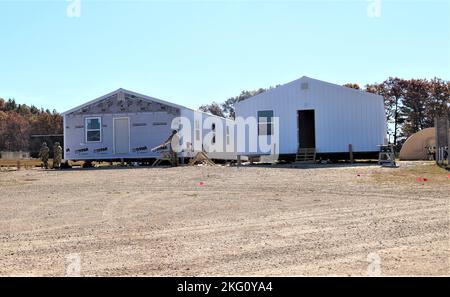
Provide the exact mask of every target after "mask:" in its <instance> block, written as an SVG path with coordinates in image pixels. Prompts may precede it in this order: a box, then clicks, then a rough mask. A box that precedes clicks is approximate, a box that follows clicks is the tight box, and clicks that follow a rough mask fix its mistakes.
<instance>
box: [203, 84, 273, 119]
mask: <svg viewBox="0 0 450 297" xmlns="http://www.w3.org/2000/svg"><path fill="white" fill-rule="evenodd" d="M278 86H279V85H277V86H276V87H278ZM270 89H273V87H270V88H269V89H263V88H259V89H257V90H254V91H242V92H241V94H240V95H239V96H236V97H231V98H228V99H227V100H226V101H225V102H223V103H222V104H220V105H219V104H218V103H216V102H213V103H212V104H210V105H208V104H206V105H202V106H200V108H199V109H200V110H201V111H205V112H209V113H212V114H215V115H220V116H223V117H226V118H231V119H234V118H235V112H234V105H235V104H236V103H237V102H240V101H243V100H246V99H248V98H250V97H254V96H256V95H259V94H261V93H264V92H266V91H267V90H270ZM219 109H220V112H219Z"/></svg>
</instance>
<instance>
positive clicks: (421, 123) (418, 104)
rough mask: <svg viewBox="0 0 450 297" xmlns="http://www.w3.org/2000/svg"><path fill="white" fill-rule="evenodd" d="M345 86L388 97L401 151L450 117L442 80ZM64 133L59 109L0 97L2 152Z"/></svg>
mask: <svg viewBox="0 0 450 297" xmlns="http://www.w3.org/2000/svg"><path fill="white" fill-rule="evenodd" d="M344 86H345V87H349V88H354V89H358V90H362V91H367V92H371V93H375V94H379V95H381V96H383V97H384V105H385V109H386V118H387V122H388V133H389V140H390V142H391V143H393V144H394V145H395V146H396V148H397V149H400V147H401V145H402V144H403V142H404V141H405V140H406V138H408V137H409V136H410V135H412V134H414V133H416V132H417V131H419V130H422V129H425V128H429V127H433V126H434V119H435V118H436V117H438V116H445V115H447V116H449V118H450V81H445V80H442V79H440V78H434V79H431V80H428V79H401V78H397V77H390V78H388V79H386V80H385V81H383V82H381V83H374V84H367V85H366V86H365V87H363V88H361V87H360V86H359V85H358V84H354V83H349V84H345V85H344ZM277 87H279V85H278V86H275V87H269V88H260V89H257V90H253V91H242V92H241V94H239V95H238V96H235V97H231V98H228V99H227V100H225V101H224V102H222V103H217V102H212V103H211V104H205V105H202V106H200V108H199V109H200V110H202V111H205V112H208V113H211V114H214V115H218V116H221V117H226V118H234V117H235V111H234V106H235V104H236V103H237V102H240V101H243V100H246V99H248V98H250V97H253V96H256V95H258V94H261V93H264V92H266V91H267V90H270V89H273V88H277ZM62 133H63V119H62V116H61V115H60V114H59V113H58V112H57V111H56V110H53V111H50V110H48V109H46V110H44V109H42V108H37V107H35V106H33V105H31V106H28V105H26V104H17V103H16V101H15V100H14V99H9V100H4V99H2V98H0V151H20V150H22V151H30V152H37V151H39V147H40V145H41V142H42V141H43V140H45V141H47V142H48V144H49V146H51V145H53V141H56V140H59V139H55V138H49V137H47V138H33V137H31V136H32V135H54V134H62ZM60 139H61V140H62V138H60Z"/></svg>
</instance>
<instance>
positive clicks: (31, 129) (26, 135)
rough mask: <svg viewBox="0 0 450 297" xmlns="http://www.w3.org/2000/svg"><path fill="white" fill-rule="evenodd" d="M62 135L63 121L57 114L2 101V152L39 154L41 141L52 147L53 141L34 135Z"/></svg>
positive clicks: (0, 128)
mask: <svg viewBox="0 0 450 297" xmlns="http://www.w3.org/2000/svg"><path fill="white" fill-rule="evenodd" d="M62 133H63V119H62V116H61V115H60V114H59V113H58V112H57V111H56V110H53V111H50V110H48V109H46V110H44V109H42V108H37V107H36V106H33V105H31V106H28V105H26V104H17V103H16V101H15V100H14V99H9V100H4V99H2V98H0V151H30V152H33V153H36V152H38V151H39V148H40V146H41V143H42V141H44V140H45V141H47V142H48V144H49V146H51V145H53V141H54V138H48V137H47V138H33V137H31V136H32V135H54V134H62Z"/></svg>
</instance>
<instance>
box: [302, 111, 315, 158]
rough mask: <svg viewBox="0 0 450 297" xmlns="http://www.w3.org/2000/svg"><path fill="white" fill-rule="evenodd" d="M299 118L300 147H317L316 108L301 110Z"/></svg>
mask: <svg viewBox="0 0 450 297" xmlns="http://www.w3.org/2000/svg"><path fill="white" fill-rule="evenodd" d="M297 118H298V144H299V146H298V148H299V149H303V148H316V125H315V113H314V110H299V111H298V112H297Z"/></svg>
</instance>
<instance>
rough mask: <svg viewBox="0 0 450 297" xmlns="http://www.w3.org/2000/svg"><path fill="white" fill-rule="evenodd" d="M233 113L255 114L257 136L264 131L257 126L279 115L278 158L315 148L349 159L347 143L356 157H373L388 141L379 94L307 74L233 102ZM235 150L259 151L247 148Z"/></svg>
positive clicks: (319, 152)
mask: <svg viewBox="0 0 450 297" xmlns="http://www.w3.org/2000/svg"><path fill="white" fill-rule="evenodd" d="M235 112H236V122H237V120H238V119H239V118H240V117H242V118H248V117H255V118H257V121H258V127H259V128H258V129H257V131H254V132H253V133H257V134H258V136H257V138H258V139H259V138H260V137H261V130H264V129H260V128H261V127H264V126H265V127H269V128H270V126H272V124H273V123H274V121H273V117H277V118H278V121H279V130H278V133H279V134H278V136H279V143H278V144H277V145H278V153H279V155H280V158H290V157H293V156H295V155H296V154H297V153H298V151H299V149H301V148H313V149H315V150H316V152H317V154H318V156H323V157H329V158H336V159H339V158H342V157H344V158H345V159H348V158H347V157H348V156H349V145H351V148H352V150H353V154H354V157H355V158H358V157H359V158H365V157H367V158H369V157H370V158H374V157H377V154H378V152H379V145H382V144H384V143H385V142H386V129H387V123H386V115H385V109H384V102H383V97H382V96H379V95H375V94H372V93H367V92H363V91H360V90H356V89H352V88H347V87H343V86H340V85H335V84H331V83H327V82H324V81H320V80H316V79H312V78H309V77H306V76H304V77H302V78H300V79H298V80H295V81H292V82H290V83H287V84H285V85H282V86H280V87H277V88H274V89H271V90H269V91H267V92H265V93H262V94H259V95H257V96H254V97H252V98H249V99H247V100H244V101H241V102H239V103H237V104H236V106H235ZM269 130H270V129H269ZM270 133H271V132H269V134H270ZM263 134H264V132H263ZM251 136H252V135H248V136H246V137H251ZM253 136H254V135H253ZM237 154H240V155H248V156H251V155H260V154H261V153H260V152H259V151H257V152H254V151H251V150H249V149H248V147H246V149H245V150H243V151H238V152H237Z"/></svg>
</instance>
